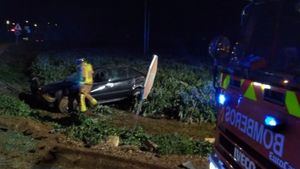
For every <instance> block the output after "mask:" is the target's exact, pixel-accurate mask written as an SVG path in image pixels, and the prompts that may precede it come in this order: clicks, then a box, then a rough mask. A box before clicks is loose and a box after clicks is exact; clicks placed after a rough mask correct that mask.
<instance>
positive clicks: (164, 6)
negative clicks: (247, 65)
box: [0, 0, 248, 48]
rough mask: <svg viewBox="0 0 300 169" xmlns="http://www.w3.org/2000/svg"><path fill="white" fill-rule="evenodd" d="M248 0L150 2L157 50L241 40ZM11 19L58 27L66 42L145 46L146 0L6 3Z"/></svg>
mask: <svg viewBox="0 0 300 169" xmlns="http://www.w3.org/2000/svg"><path fill="white" fill-rule="evenodd" d="M247 3H248V1H246V0H150V5H149V6H150V25H151V26H150V42H151V46H153V47H162V48H163V47H165V46H176V45H181V44H182V45H185V46H187V45H190V46H193V45H197V44H200V43H201V41H205V42H206V41H208V40H209V39H211V38H212V37H213V36H215V35H218V34H225V35H228V36H233V37H234V36H236V32H238V28H239V21H240V13H241V10H242V8H243V6H245V5H246V4H247ZM0 14H1V15H0V16H1V18H0V19H1V20H2V22H5V20H6V19H12V20H17V21H22V20H23V21H24V20H30V21H34V22H40V23H47V22H49V21H50V22H51V23H58V24H59V28H60V31H61V33H62V34H63V35H64V39H69V40H72V41H74V40H77V41H82V42H83V41H93V42H99V43H107V44H127V45H133V46H134V45H140V44H142V43H143V27H144V1H143V0H106V1H104V0H94V1H93V0H81V1H78V0H77V1H76V0H74V1H67V0H64V1H63V0H2V1H1V5H0Z"/></svg>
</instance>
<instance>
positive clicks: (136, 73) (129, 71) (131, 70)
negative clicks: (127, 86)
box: [128, 69, 141, 78]
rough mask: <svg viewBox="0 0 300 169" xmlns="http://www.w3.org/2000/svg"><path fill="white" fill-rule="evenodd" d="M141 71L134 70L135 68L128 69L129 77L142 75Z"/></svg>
mask: <svg viewBox="0 0 300 169" xmlns="http://www.w3.org/2000/svg"><path fill="white" fill-rule="evenodd" d="M140 75H141V73H140V72H138V71H136V70H134V69H128V77H129V78H132V77H136V76H140Z"/></svg>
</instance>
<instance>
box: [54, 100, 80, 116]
mask: <svg viewBox="0 0 300 169" xmlns="http://www.w3.org/2000/svg"><path fill="white" fill-rule="evenodd" d="M72 105H73V108H72V110H74V111H76V110H77V105H78V104H77V101H76V99H75V100H74V101H73V104H72ZM58 110H59V111H60V112H61V113H69V110H70V108H69V97H67V96H64V97H62V99H61V100H60V101H59V103H58Z"/></svg>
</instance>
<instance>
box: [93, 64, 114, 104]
mask: <svg viewBox="0 0 300 169" xmlns="http://www.w3.org/2000/svg"><path fill="white" fill-rule="evenodd" d="M109 74H110V73H109V70H105V69H102V70H96V71H95V74H94V84H93V87H92V90H91V95H92V96H93V97H95V98H96V99H97V100H98V101H99V102H100V103H101V102H106V101H107V100H110V99H111V92H112V88H111V84H110V83H109V77H110V75H109Z"/></svg>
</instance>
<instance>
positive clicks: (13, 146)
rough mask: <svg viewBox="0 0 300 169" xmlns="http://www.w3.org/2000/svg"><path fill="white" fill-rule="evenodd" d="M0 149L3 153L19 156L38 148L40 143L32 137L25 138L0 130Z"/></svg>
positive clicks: (20, 134) (12, 132) (19, 134)
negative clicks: (12, 153)
mask: <svg viewBox="0 0 300 169" xmlns="http://www.w3.org/2000/svg"><path fill="white" fill-rule="evenodd" d="M0 138H5V139H0V149H1V151H2V152H6V153H8V152H16V153H18V154H24V155H25V154H26V153H28V152H29V151H31V150H34V149H35V148H36V145H37V144H38V141H37V140H35V139H33V138H32V137H30V136H24V135H23V134H22V133H18V132H14V131H9V130H8V131H2V130H0Z"/></svg>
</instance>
